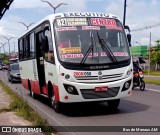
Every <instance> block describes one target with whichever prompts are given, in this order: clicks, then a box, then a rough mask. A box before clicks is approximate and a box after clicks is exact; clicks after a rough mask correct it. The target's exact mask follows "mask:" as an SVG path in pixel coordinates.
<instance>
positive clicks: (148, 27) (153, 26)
mask: <svg viewBox="0 0 160 135" xmlns="http://www.w3.org/2000/svg"><path fill="white" fill-rule="evenodd" d="M155 27H160V23H157V24H154V25H151V26H146V27H143V28H139V29H135V30H131V31H132V32H135V31H141V30H146V29H151V28H155Z"/></svg>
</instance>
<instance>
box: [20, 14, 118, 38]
mask: <svg viewBox="0 0 160 135" xmlns="http://www.w3.org/2000/svg"><path fill="white" fill-rule="evenodd" d="M62 17H74V18H75V17H77V18H78V17H101V18H114V19H119V18H118V17H117V16H116V15H113V14H107V13H100V12H64V13H56V14H50V15H48V16H46V17H45V18H43V19H42V20H41V21H39V22H38V23H36V24H35V25H33V26H31V27H30V29H29V30H27V31H26V32H25V33H23V34H22V35H21V36H20V37H22V36H24V35H25V34H27V33H28V32H29V31H31V30H32V29H33V28H35V27H38V26H39V25H40V24H41V23H43V22H44V21H46V20H50V21H53V20H54V19H57V18H62Z"/></svg>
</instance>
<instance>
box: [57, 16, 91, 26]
mask: <svg viewBox="0 0 160 135" xmlns="http://www.w3.org/2000/svg"><path fill="white" fill-rule="evenodd" d="M57 25H58V27H63V26H83V25H88V22H87V19H86V18H60V19H57Z"/></svg>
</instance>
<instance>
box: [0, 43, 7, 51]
mask: <svg viewBox="0 0 160 135" xmlns="http://www.w3.org/2000/svg"><path fill="white" fill-rule="evenodd" d="M6 43H7V42H6ZM6 43H2V42H0V44H1V45H2V46H3V51H4V53H5V49H4V45H5V44H6Z"/></svg>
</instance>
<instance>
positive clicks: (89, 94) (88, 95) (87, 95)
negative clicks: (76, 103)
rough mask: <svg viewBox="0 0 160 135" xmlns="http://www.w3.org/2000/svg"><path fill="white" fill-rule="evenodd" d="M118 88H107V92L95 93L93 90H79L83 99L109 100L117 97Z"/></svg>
mask: <svg viewBox="0 0 160 135" xmlns="http://www.w3.org/2000/svg"><path fill="white" fill-rule="evenodd" d="M119 89H120V87H112V88H108V90H107V91H101V92H96V91H95V90H94V89H80V91H81V93H82V96H83V98H84V99H98V98H110V97H115V96H117V94H118V92H119Z"/></svg>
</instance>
